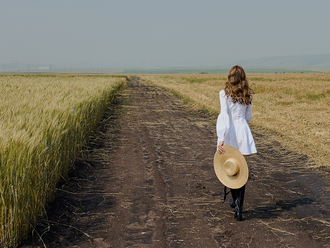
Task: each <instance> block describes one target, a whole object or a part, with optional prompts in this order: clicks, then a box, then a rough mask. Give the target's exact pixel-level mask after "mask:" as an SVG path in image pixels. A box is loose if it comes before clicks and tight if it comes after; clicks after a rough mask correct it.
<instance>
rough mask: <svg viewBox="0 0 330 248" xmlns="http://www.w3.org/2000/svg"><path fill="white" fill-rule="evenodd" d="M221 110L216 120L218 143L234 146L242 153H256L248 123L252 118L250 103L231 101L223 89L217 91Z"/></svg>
mask: <svg viewBox="0 0 330 248" xmlns="http://www.w3.org/2000/svg"><path fill="white" fill-rule="evenodd" d="M219 95H220V106H221V112H220V114H219V116H218V120H217V135H218V144H219V142H220V141H224V145H231V146H233V147H236V148H237V149H238V150H240V152H241V153H242V154H243V155H249V154H253V153H257V149H256V145H255V143H254V139H253V136H252V133H251V130H250V127H249V125H248V122H249V121H250V120H251V119H252V104H249V105H242V104H240V103H233V102H232V99H231V97H229V96H226V95H225V90H221V91H220V92H219Z"/></svg>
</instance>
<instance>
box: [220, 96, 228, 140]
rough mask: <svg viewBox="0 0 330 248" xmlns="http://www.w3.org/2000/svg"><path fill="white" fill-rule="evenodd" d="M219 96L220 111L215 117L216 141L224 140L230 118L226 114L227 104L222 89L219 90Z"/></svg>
mask: <svg viewBox="0 0 330 248" xmlns="http://www.w3.org/2000/svg"><path fill="white" fill-rule="evenodd" d="M219 96H220V107H221V111H220V114H219V115H218V119H217V135H218V141H224V140H225V135H226V133H227V131H228V130H229V128H230V120H229V114H228V104H227V99H226V96H225V92H224V90H222V91H220V93H219Z"/></svg>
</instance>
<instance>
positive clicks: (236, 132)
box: [217, 65, 257, 220]
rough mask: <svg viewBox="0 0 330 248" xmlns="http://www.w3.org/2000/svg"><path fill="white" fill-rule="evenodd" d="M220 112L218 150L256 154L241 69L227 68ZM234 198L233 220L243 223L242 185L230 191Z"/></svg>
mask: <svg viewBox="0 0 330 248" xmlns="http://www.w3.org/2000/svg"><path fill="white" fill-rule="evenodd" d="M219 95H220V105H221V112H220V114H219V116H218V120H217V135H218V146H217V151H218V152H219V153H224V152H225V149H224V148H223V145H231V146H233V147H235V148H237V149H238V150H239V151H240V152H241V153H242V154H243V156H244V158H245V159H247V156H248V155H250V154H253V153H257V149H256V146H255V143H254V139H253V137H252V133H251V130H250V127H249V125H248V122H249V121H250V120H251V119H252V112H251V110H252V90H251V89H250V87H249V83H248V81H247V79H246V75H245V72H244V70H243V68H242V67H241V66H238V65H236V66H234V67H232V68H231V69H230V71H229V74H228V80H227V82H226V86H225V89H224V90H221V91H220V93H219ZM230 191H231V195H232V197H233V199H230V200H229V204H230V206H231V207H232V208H235V215H234V217H235V219H237V220H242V210H243V201H244V192H245V185H244V186H243V187H242V188H239V189H231V190H230Z"/></svg>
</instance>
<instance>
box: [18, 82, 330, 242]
mask: <svg viewBox="0 0 330 248" xmlns="http://www.w3.org/2000/svg"><path fill="white" fill-rule="evenodd" d="M118 101H119V103H120V104H118V105H117V106H116V109H115V110H114V111H113V112H109V113H108V121H107V122H106V123H107V125H106V126H105V127H103V129H102V132H103V133H104V135H103V138H100V136H97V137H98V138H96V139H95V140H92V141H91V145H92V147H93V150H92V152H91V154H90V158H89V159H86V160H85V161H79V162H77V164H76V169H75V170H74V171H73V172H72V173H71V174H70V180H68V181H67V182H65V183H64V184H63V185H62V186H61V187H60V188H59V189H58V193H57V197H56V199H55V200H54V202H53V203H52V206H51V208H50V209H49V211H48V219H47V220H45V221H42V222H41V223H40V225H39V226H38V228H37V231H38V234H39V236H41V237H42V239H43V242H44V243H45V245H46V246H47V247H116V248H117V247H203V248H204V247H326V246H330V211H329V210H330V199H329V192H330V183H329V182H330V177H329V174H324V175H322V174H321V173H320V172H317V171H312V170H310V169H308V168H306V161H307V160H306V157H304V156H301V155H297V154H293V153H290V152H288V151H287V150H285V149H283V147H281V145H280V144H279V143H277V142H272V141H270V139H269V138H268V137H267V136H265V135H260V134H258V133H257V132H256V131H254V137H255V140H256V145H257V149H258V154H257V155H253V156H250V158H249V160H248V165H249V168H250V178H249V181H248V183H247V187H246V197H245V198H246V199H245V205H244V211H243V221H242V222H237V221H235V220H234V217H233V216H234V214H233V210H232V209H231V208H230V207H229V204H228V200H227V202H226V203H225V204H221V202H222V197H221V198H220V197H219V196H213V194H218V193H220V192H221V191H223V186H222V185H221V183H220V182H219V181H218V179H217V178H216V176H215V173H214V170H213V156H214V152H215V146H216V134H215V118H214V117H212V116H209V115H207V114H205V113H203V112H196V111H193V110H191V109H189V108H188V107H187V106H185V105H184V104H183V103H182V102H181V100H178V99H177V98H175V97H173V96H171V94H170V93H168V92H166V91H164V90H162V89H159V88H156V87H154V86H151V85H148V84H146V83H143V82H139V81H131V82H130V83H129V87H128V89H126V91H125V92H124V94H123V95H122V96H121V97H120V98H119V100H118ZM118 115H120V116H119V117H118ZM38 234H37V233H36V232H34V237H33V238H30V240H29V241H28V242H27V243H25V244H24V245H22V247H43V244H42V242H41V241H40V238H39V236H38Z"/></svg>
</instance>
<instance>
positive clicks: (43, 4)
mask: <svg viewBox="0 0 330 248" xmlns="http://www.w3.org/2000/svg"><path fill="white" fill-rule="evenodd" d="M329 11H330V1H329V0H313V1H312V0H310V1H307V0H276V1H274V0H272V1H268V0H236V1H229V0H226V1H222V0H203V1H197V0H166V1H165V0H163V1H158V0H93V1H92V0H90V1H87V0H52V1H51V0H0V66H1V63H13V61H16V62H18V63H36V64H43V63H44V64H55V65H56V64H61V65H69V64H80V63H82V64H83V63H85V64H86V62H87V61H88V63H91V65H92V66H100V65H107V66H155V65H161V66H173V65H176V66H181V65H185V66H192V65H198V66H200V65H203V66H207V65H212V66H214V65H221V64H227V63H231V62H235V61H238V60H244V59H257V58H261V57H268V56H288V55H305V54H329V53H330V49H329V44H330V31H329V30H330V28H329V25H330V14H329Z"/></svg>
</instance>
